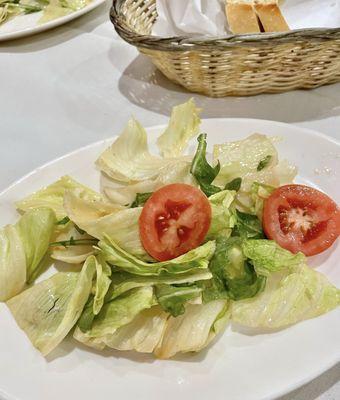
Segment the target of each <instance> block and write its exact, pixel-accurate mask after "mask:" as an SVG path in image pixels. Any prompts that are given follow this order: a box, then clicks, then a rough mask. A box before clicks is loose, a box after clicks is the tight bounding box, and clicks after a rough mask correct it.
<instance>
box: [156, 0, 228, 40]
mask: <svg viewBox="0 0 340 400" xmlns="http://www.w3.org/2000/svg"><path fill="white" fill-rule="evenodd" d="M156 5H157V12H158V18H157V21H156V23H155V24H154V26H153V34H154V35H157V36H164V37H169V36H181V35H191V36H192V35H201V36H204V35H206V36H219V35H225V33H226V23H227V21H226V15H225V9H224V7H225V0H157V3H156Z"/></svg>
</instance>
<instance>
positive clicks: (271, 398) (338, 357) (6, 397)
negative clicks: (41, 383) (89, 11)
mask: <svg viewBox="0 0 340 400" xmlns="http://www.w3.org/2000/svg"><path fill="white" fill-rule="evenodd" d="M103 1H105V0H103ZM214 121H220V122H227V121H228V122H230V123H233V122H235V123H247V122H248V123H249V122H255V123H264V124H267V125H273V126H275V125H276V126H280V127H283V128H284V127H289V128H290V129H292V128H294V129H296V130H298V131H300V132H304V134H306V135H313V136H314V137H318V138H320V139H322V140H325V141H327V142H329V143H331V144H333V145H336V146H337V147H339V148H340V140H337V139H336V138H333V137H332V136H329V135H327V134H325V133H322V132H319V131H317V130H314V129H309V128H305V127H300V126H298V125H295V124H288V123H285V122H279V121H274V120H266V119H257V118H202V119H201V123H204V122H208V123H213V122H214ZM166 126H167V124H166V123H164V124H157V125H150V126H147V127H145V130H146V131H147V132H148V131H150V130H153V131H157V130H161V129H164V128H165V127H166ZM118 136H119V134H115V135H112V136H110V137H108V138H104V139H100V140H97V141H94V142H91V143H89V144H87V145H84V146H81V147H78V148H76V149H74V150H71V151H69V152H67V153H65V154H63V155H61V156H59V157H55V158H54V159H52V160H50V161H47V162H46V163H44V164H42V165H41V166H38V167H37V168H34V169H33V170H31V171H30V172H28V173H27V174H25V175H23V176H22V177H20V178H18V179H16V180H15V181H14V182H13V183H11V184H10V185H9V186H7V187H6V188H5V189H4V190H2V191H1V192H0V198H1V197H2V196H4V195H6V194H7V192H9V191H10V190H12V189H13V188H14V187H15V186H17V185H19V184H20V183H21V182H22V181H24V180H26V179H28V178H29V177H31V176H32V175H34V174H36V173H37V172H38V171H39V170H43V169H45V168H46V167H49V166H51V165H53V164H54V163H56V162H59V161H62V160H63V159H65V158H68V157H71V156H73V155H75V154H77V153H79V152H82V151H85V150H86V149H89V148H92V147H95V146H98V145H104V144H106V143H111V142H112V140H114V139H115V138H117V137H118ZM339 362H340V353H339V354H336V353H335V354H334V358H333V359H331V360H330V361H329V362H327V363H325V365H323V366H321V367H319V368H317V369H316V371H315V372H313V373H312V374H310V375H308V376H306V377H305V378H302V379H300V380H298V381H296V382H294V383H292V384H291V385H290V386H287V387H286V388H282V389H281V390H277V391H275V390H274V391H273V392H271V393H269V394H267V395H266V396H264V397H261V398H260V399H259V400H275V399H277V398H279V397H281V396H284V395H286V394H289V393H291V392H293V391H294V390H297V389H299V388H301V387H302V386H304V385H306V384H308V383H309V382H311V381H313V380H314V379H316V378H317V377H319V376H321V375H322V374H323V373H326V372H327V371H328V370H330V369H331V368H332V367H334V366H335V365H337V364H338V363H339ZM0 399H1V400H24V399H23V398H19V397H13V396H12V395H11V394H9V393H6V392H4V391H3V390H2V389H1V387H0Z"/></svg>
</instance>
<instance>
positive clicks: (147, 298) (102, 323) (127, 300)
mask: <svg viewBox="0 0 340 400" xmlns="http://www.w3.org/2000/svg"><path fill="white" fill-rule="evenodd" d="M155 304H156V301H155V298H154V293H153V288H152V287H150V286H145V287H141V288H137V289H132V290H130V291H129V292H126V293H124V294H123V295H121V296H119V297H118V298H116V299H114V300H112V301H110V302H107V303H105V304H104V305H103V307H102V309H101V311H100V313H99V314H98V315H96V316H95V317H94V319H93V322H92V326H91V328H90V329H88V330H86V331H85V332H83V333H85V334H86V336H87V337H88V338H99V337H103V336H105V335H110V334H112V333H114V332H115V331H116V330H117V329H118V328H120V327H121V326H124V325H126V324H128V323H130V322H131V321H132V320H133V319H134V318H135V317H136V316H137V315H138V314H139V313H140V312H141V311H142V310H145V309H147V308H150V307H152V306H153V305H155ZM75 337H76V339H78V336H77V333H75Z"/></svg>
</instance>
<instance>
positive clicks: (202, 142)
mask: <svg viewBox="0 0 340 400" xmlns="http://www.w3.org/2000/svg"><path fill="white" fill-rule="evenodd" d="M206 139H207V135H206V134H203V133H202V134H201V135H199V136H198V138H197V140H198V147H197V150H196V154H195V156H194V159H193V160H192V164H191V169H190V172H191V174H192V175H193V176H194V177H195V179H196V181H197V182H198V184H199V185H200V188H201V190H202V191H203V192H204V193H205V194H206V195H207V196H208V197H209V196H212V195H214V194H216V193H218V192H220V191H221V190H222V189H221V188H219V187H217V186H214V185H212V184H211V183H212V182H213V180H214V179H215V178H216V176H217V175H218V174H219V172H220V163H219V162H217V163H216V166H215V167H212V166H211V165H210V164H209V163H208V161H207V158H206V153H207V140H206Z"/></svg>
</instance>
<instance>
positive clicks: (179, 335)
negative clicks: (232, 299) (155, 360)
mask: <svg viewBox="0 0 340 400" xmlns="http://www.w3.org/2000/svg"><path fill="white" fill-rule="evenodd" d="M228 308H229V303H228V301H226V300H215V301H211V302H209V303H207V304H188V305H187V306H186V309H185V313H184V314H182V315H180V316H178V317H170V318H169V319H168V321H167V324H166V328H165V332H164V335H163V337H162V341H161V342H160V344H159V345H158V346H157V348H156V350H155V354H156V356H157V357H159V358H163V359H167V358H171V357H173V356H175V355H176V354H177V353H187V352H192V351H196V352H197V351H200V350H202V349H203V348H204V347H206V346H207V345H208V344H209V342H210V341H211V340H212V339H213V338H214V337H215V336H216V335H217V334H218V333H219V332H220V331H221V330H222V329H224V327H225V325H226V324H227V322H228V320H229V318H228V317H229V315H228Z"/></svg>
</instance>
